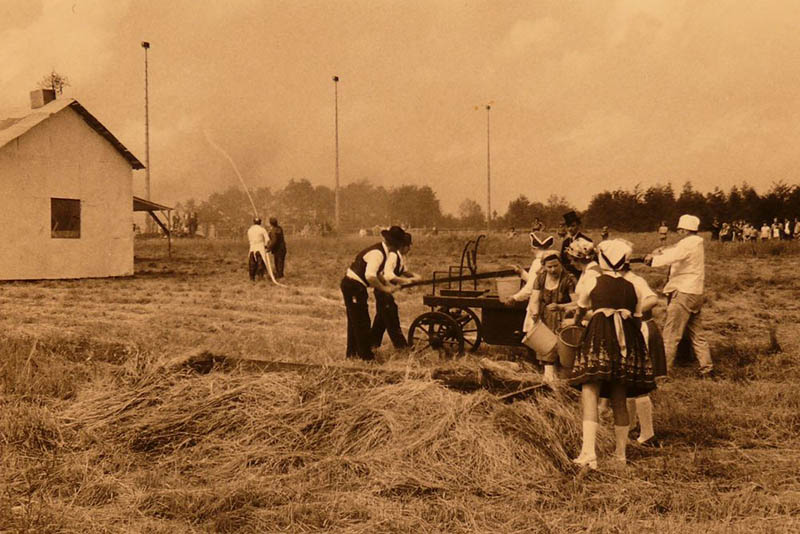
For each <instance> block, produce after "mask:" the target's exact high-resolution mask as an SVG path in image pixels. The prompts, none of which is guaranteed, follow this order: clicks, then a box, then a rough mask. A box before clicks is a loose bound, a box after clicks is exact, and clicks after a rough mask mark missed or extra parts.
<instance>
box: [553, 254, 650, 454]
mask: <svg viewBox="0 0 800 534" xmlns="http://www.w3.org/2000/svg"><path fill="white" fill-rule="evenodd" d="M597 250H598V263H599V267H600V270H601V274H600V275H599V276H592V277H590V278H589V277H587V278H586V280H585V281H584V283H583V284H580V287H579V289H578V294H577V297H578V311H577V313H576V316H575V323H576V324H580V322H581V320H582V319H583V316H584V315H585V314H586V312H587V310H591V311H592V312H593V313H592V317H591V319H590V320H589V324H588V326H587V327H586V330H585V331H584V334H583V338H582V341H581V346H580V349H579V351H578V354H577V355H576V357H575V363H574V365H573V367H572V370H571V371H570V376H569V379H568V382H569V384H570V385H572V386H575V387H579V388H580V389H581V404H582V408H583V443H582V446H581V452H580V455H579V456H578V457H577V458H576V459H575V460H574V462H575V463H577V464H579V465H588V466H590V467H592V468H596V467H597V454H596V452H595V440H596V436H597V425H598V409H597V405H598V399H599V398H600V397H610V399H611V408H612V411H613V413H614V434H615V436H616V450H615V453H614V458H615V459H616V460H617V461H619V462H621V463H623V464H624V463H625V449H626V445H627V442H628V429H629V419H628V410H627V406H626V395H629V396H632V397H635V396H639V395H644V394H646V393H648V392H649V391H652V390H653V389H655V379H654V377H653V368H652V365H651V363H650V360H649V359H648V356H647V345H646V343H645V340H644V338H643V336H642V332H641V330H640V320H639V319H637V318H635V315H636V314H641V312H642V310H643V309H644V308H645V306H649V307H651V308H652V306H653V305H655V302H656V298H655V295H648V294H646V293H645V292H644V291H643V289H642V286H641V284H639V283H638V281H636V283H634V281H633V280H634V277H636V275H634V274H633V273H631V272H630V271H627V272H626V270H625V264H626V263H627V261H628V256H630V254H631V252H632V250H631V246H630V244H628V243H627V242H625V241H623V240H618V239H614V240H610V241H604V242H602V243H600V245H598V247H597ZM636 278H639V277H636Z"/></svg>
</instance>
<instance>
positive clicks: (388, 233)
mask: <svg viewBox="0 0 800 534" xmlns="http://www.w3.org/2000/svg"><path fill="white" fill-rule="evenodd" d="M381 236H383V238H384V239H385V240H386V242H387V243H389V244H390V245H392V246H394V247H400V246H402V245H403V241H405V239H406V231H405V230H403V229H402V228H400V227H399V226H391V227H390V228H389V229H388V230H381Z"/></svg>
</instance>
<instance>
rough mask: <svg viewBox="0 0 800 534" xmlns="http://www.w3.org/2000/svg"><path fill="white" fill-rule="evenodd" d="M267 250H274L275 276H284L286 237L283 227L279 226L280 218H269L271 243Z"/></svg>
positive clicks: (268, 244)
mask: <svg viewBox="0 0 800 534" xmlns="http://www.w3.org/2000/svg"><path fill="white" fill-rule="evenodd" d="M267 252H272V257H273V258H275V278H283V267H284V266H285V265H286V239H284V237H283V228H281V227H280V226H278V219H276V218H275V217H270V218H269V243H267Z"/></svg>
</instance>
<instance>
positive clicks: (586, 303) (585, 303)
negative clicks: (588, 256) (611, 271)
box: [575, 272, 599, 309]
mask: <svg viewBox="0 0 800 534" xmlns="http://www.w3.org/2000/svg"><path fill="white" fill-rule="evenodd" d="M587 274H588V273H586V272H584V273H583V275H582V276H581V279H580V281H579V283H578V284H576V285H575V294H576V295H575V296H576V299H575V300H576V302H577V303H578V306H580V307H581V308H585V309H589V308H591V307H592V298H591V294H592V290H593V289H594V288H595V286H596V285H597V279H598V278H599V277H598V276H593V275H592V274H589V276H586V275H587Z"/></svg>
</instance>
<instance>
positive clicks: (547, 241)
mask: <svg viewBox="0 0 800 534" xmlns="http://www.w3.org/2000/svg"><path fill="white" fill-rule="evenodd" d="M530 239H531V248H532V249H533V250H534V258H533V261H532V262H531V266H530V269H528V270H527V271H526V270H525V269H523V268H522V267H520V266H519V265H514V266H513V267H514V270H515V271H516V272H517V274H518V275H519V276H520V278H522V280H524V281H525V285H524V286H523V287H522V289H520V290H519V291H517V292H516V293H514V294H513V295H511V296H510V297H508V298H507V299H506V300H504V301H503V303H504V304H507V305H511V304H513V303H514V302H523V301H525V300H527V301H528V309H527V311H526V313H525V321H524V322H523V325H522V331H523V332H525V333H526V334H527V333H528V332H529V331H530V330H531V329H532V328H533V324H534V322H535V321H534V320H533V314H534V312H535V311H536V310H538V305H537V304H536V303H537V302H538V295H534V289H533V285H534V283H535V282H536V277H537V276H538V275H539V273H540V272H541V271H542V258H543V256H544V255H545V253H546V252H547V251H548V249H549V248H550V247H551V246H552V245H553V241H554V240H553V236H546V235H544V234H541V233H539V232H531V233H530ZM545 374H547V368H545Z"/></svg>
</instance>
